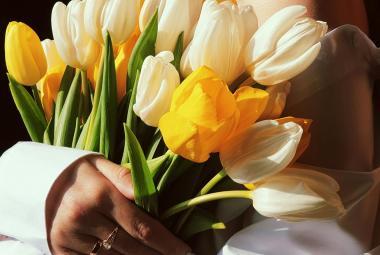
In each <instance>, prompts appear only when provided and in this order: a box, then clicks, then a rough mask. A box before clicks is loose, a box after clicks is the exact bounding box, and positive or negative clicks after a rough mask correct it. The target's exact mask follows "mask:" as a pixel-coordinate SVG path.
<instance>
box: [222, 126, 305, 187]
mask: <svg viewBox="0 0 380 255" xmlns="http://www.w3.org/2000/svg"><path fill="white" fill-rule="evenodd" d="M302 132H303V130H302V127H301V126H300V125H298V124H296V123H294V122H288V123H284V124H279V123H278V122H277V121H274V120H264V121H261V122H257V123H255V124H254V125H252V126H251V127H250V128H248V129H247V130H245V131H243V132H242V133H239V134H238V135H236V136H233V137H232V138H230V139H229V140H228V141H227V142H226V143H225V144H224V145H223V146H222V148H221V149H220V152H219V155H220V160H221V162H222V165H223V167H224V169H225V171H226V173H227V174H228V175H229V176H230V177H231V179H232V180H234V181H235V182H237V183H242V184H249V183H255V182H257V181H259V180H261V179H263V178H265V177H268V176H270V175H273V174H275V173H277V172H279V171H281V170H283V169H284V168H286V167H287V166H288V165H289V163H290V162H291V161H292V159H293V158H294V156H295V153H296V150H297V147H298V143H299V142H300V139H301V137H302Z"/></svg>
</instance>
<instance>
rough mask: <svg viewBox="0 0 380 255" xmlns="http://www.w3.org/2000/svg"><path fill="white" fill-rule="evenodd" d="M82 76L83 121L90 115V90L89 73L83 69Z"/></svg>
mask: <svg viewBox="0 0 380 255" xmlns="http://www.w3.org/2000/svg"><path fill="white" fill-rule="evenodd" d="M81 78H82V94H83V105H82V107H83V110H82V118H83V119H82V120H83V123H84V122H86V120H87V118H88V116H89V115H90V107H91V105H90V91H89V88H88V84H87V73H86V71H84V70H81Z"/></svg>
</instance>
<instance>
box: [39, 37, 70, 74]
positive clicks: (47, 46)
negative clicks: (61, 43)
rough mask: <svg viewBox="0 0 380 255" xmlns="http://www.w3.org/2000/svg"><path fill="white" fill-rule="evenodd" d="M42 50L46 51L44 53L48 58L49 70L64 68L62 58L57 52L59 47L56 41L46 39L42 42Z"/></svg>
mask: <svg viewBox="0 0 380 255" xmlns="http://www.w3.org/2000/svg"><path fill="white" fill-rule="evenodd" d="M41 44H42V48H43V49H44V53H45V56H46V61H47V66H48V70H49V69H53V68H54V67H57V66H64V65H65V63H64V62H63V60H62V58H61V56H60V55H59V53H58V51H57V47H56V46H55V42H54V40H50V39H45V40H43V41H42V42H41Z"/></svg>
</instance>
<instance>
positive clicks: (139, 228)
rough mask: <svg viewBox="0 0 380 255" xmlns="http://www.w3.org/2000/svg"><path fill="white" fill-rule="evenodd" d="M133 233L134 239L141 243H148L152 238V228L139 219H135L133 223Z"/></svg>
mask: <svg viewBox="0 0 380 255" xmlns="http://www.w3.org/2000/svg"><path fill="white" fill-rule="evenodd" d="M133 231H134V234H135V237H136V238H137V239H140V240H141V241H143V242H144V241H149V240H151V239H152V236H153V229H152V227H151V226H150V225H149V224H148V223H147V222H144V221H142V220H141V219H138V218H136V219H135V220H134V221H133Z"/></svg>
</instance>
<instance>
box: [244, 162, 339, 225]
mask: <svg viewBox="0 0 380 255" xmlns="http://www.w3.org/2000/svg"><path fill="white" fill-rule="evenodd" d="M338 191H339V185H338V183H336V181H335V180H334V179H333V178H331V177H329V176H327V175H325V174H322V173H319V172H316V171H313V170H310V169H296V168H288V169H286V170H285V171H284V172H282V173H280V174H276V175H274V176H271V177H269V178H267V179H265V180H263V181H262V182H260V183H256V184H255V187H254V190H253V196H252V197H253V198H252V200H253V206H254V207H255V209H256V210H257V212H258V213H260V214H262V215H264V216H266V217H274V218H277V219H284V220H289V221H300V220H308V219H318V220H320V219H334V218H337V217H340V216H342V215H343V214H344V213H345V209H344V206H343V204H342V201H341V199H340V197H339V195H338V194H337V192H338Z"/></svg>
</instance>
